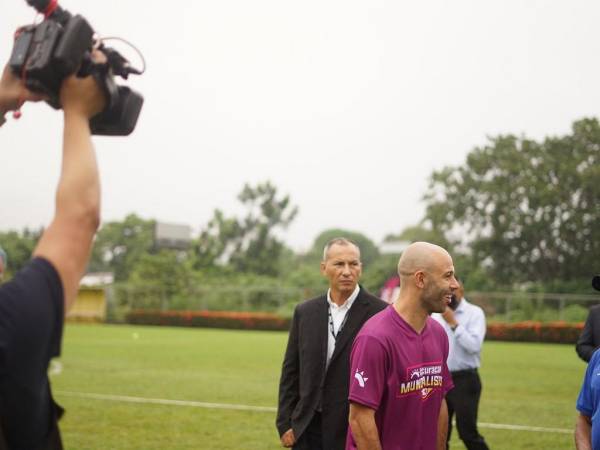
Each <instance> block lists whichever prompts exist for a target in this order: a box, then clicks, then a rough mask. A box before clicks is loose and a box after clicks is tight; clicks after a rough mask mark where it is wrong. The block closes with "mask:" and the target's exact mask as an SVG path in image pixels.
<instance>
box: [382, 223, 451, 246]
mask: <svg viewBox="0 0 600 450" xmlns="http://www.w3.org/2000/svg"><path fill="white" fill-rule="evenodd" d="M384 241H386V242H392V241H406V242H409V243H412V242H420V241H424V242H431V243H432V244H436V245H439V246H441V247H444V248H445V249H447V250H450V249H451V244H450V242H448V239H446V236H444V234H443V233H440V231H439V230H434V229H432V228H431V227H429V226H428V224H427V223H426V222H421V223H420V224H418V225H412V226H409V227H406V228H404V229H403V230H402V231H401V232H400V233H399V234H389V235H387V236H386V237H385V239H384Z"/></svg>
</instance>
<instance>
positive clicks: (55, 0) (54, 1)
mask: <svg viewBox="0 0 600 450" xmlns="http://www.w3.org/2000/svg"><path fill="white" fill-rule="evenodd" d="M56 8H58V0H50V3H48V7H47V8H46V10H45V11H44V17H45V18H46V19H47V18H48V17H49V16H50V15H51V14H52V13H53V12H54V11H56Z"/></svg>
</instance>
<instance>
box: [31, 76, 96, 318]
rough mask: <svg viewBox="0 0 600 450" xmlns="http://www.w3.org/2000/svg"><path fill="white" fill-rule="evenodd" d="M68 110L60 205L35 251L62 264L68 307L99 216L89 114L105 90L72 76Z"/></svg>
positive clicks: (65, 90)
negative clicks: (102, 90)
mask: <svg viewBox="0 0 600 450" xmlns="http://www.w3.org/2000/svg"><path fill="white" fill-rule="evenodd" d="M60 99H61V103H62V105H63V111H64V120H65V128H64V143H63V160H62V170H61V176H60V180H59V183H58V189H57V192H56V211H55V215H54V219H53V220H52V223H51V224H50V226H49V227H48V228H47V229H46V230H45V232H44V234H43V235H42V237H41V239H40V242H39V243H38V246H37V248H36V249H35V251H34V256H40V257H43V258H45V259H47V260H49V261H50V262H51V263H52V264H53V265H54V267H55V268H56V269H57V271H58V273H59V275H60V278H61V281H62V284H63V291H64V298H65V311H66V310H67V309H68V307H69V306H70V305H71V304H72V302H73V301H74V299H75V297H76V295H77V290H78V287H79V280H80V279H81V276H82V275H83V274H84V271H85V269H86V265H87V261H88V259H89V255H90V251H91V245H92V239H93V237H94V233H95V232H96V229H97V228H98V224H99V216H100V180H99V177H98V167H97V165H96V156H95V154H94V148H93V146H92V141H91V135H90V127H89V119H90V117H93V116H94V115H96V114H97V113H98V112H99V111H101V110H102V108H103V107H104V103H105V99H104V94H103V93H102V92H101V90H100V88H99V87H98V85H97V83H96V81H95V80H94V79H93V78H92V77H87V78H84V79H80V78H76V77H75V76H71V77H69V78H67V79H66V80H65V81H64V82H63V86H62V89H61V93H60Z"/></svg>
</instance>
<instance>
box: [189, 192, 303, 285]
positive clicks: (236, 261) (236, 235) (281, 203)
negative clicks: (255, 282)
mask: <svg viewBox="0 0 600 450" xmlns="http://www.w3.org/2000/svg"><path fill="white" fill-rule="evenodd" d="M238 200H239V201H240V202H241V203H242V205H244V207H245V209H246V216H245V217H244V218H236V217H226V216H225V215H224V213H223V212H222V211H220V210H218V209H217V210H215V212H214V216H213V218H212V219H211V220H210V222H209V223H208V225H207V226H206V227H205V229H204V230H203V231H202V233H201V234H200V237H199V239H198V241H197V242H196V244H195V246H194V253H195V259H196V262H195V268H197V269H206V268H214V267H215V266H216V265H219V264H221V265H227V266H229V268H231V269H232V270H235V271H240V272H250V273H255V274H260V275H277V274H278V273H279V271H280V263H281V257H282V256H283V255H285V246H284V244H283V242H281V241H280V240H279V239H278V238H277V235H276V233H277V232H278V231H279V230H282V229H286V228H287V226H288V225H289V224H290V223H291V222H292V220H293V219H294V218H295V217H296V214H297V213H298V208H297V207H295V206H292V205H291V202H290V197H289V196H284V197H281V198H279V197H278V195H277V188H276V187H275V186H274V185H273V184H271V183H270V182H268V181H267V182H264V183H259V184H257V185H256V186H250V185H248V184H246V185H244V188H243V190H242V192H241V193H240V194H239V195H238Z"/></svg>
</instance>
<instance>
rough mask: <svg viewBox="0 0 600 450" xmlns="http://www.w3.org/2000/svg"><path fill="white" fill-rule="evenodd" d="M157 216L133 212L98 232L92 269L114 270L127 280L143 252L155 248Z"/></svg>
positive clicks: (118, 279)
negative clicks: (143, 217)
mask: <svg viewBox="0 0 600 450" xmlns="http://www.w3.org/2000/svg"><path fill="white" fill-rule="evenodd" d="M154 225H155V221H154V220H144V219H142V218H140V217H138V216H136V215H135V214H129V215H128V216H127V217H126V218H125V220H123V221H122V222H109V223H106V224H104V225H103V226H102V228H101V229H100V231H99V232H98V234H97V236H96V241H95V242H94V248H93V251H92V257H91V262H90V270H92V271H111V272H113V273H114V274H115V281H125V280H127V278H129V275H130V273H131V271H132V270H133V268H134V266H135V265H136V264H137V262H138V261H139V260H140V259H141V258H142V256H143V255H145V254H147V253H151V252H152V251H153V250H154Z"/></svg>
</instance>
